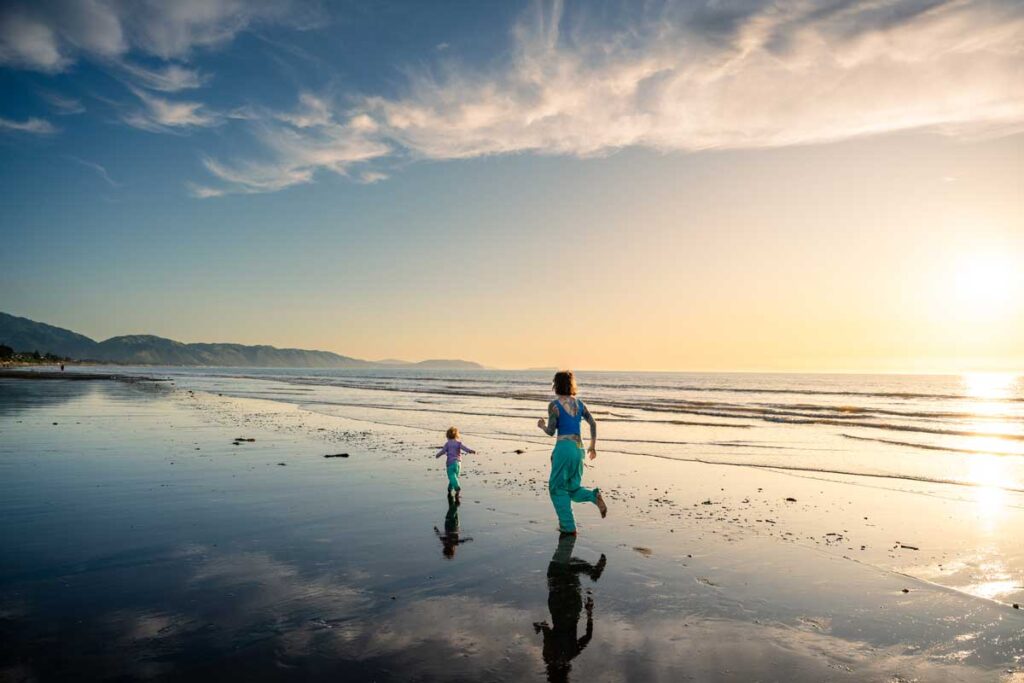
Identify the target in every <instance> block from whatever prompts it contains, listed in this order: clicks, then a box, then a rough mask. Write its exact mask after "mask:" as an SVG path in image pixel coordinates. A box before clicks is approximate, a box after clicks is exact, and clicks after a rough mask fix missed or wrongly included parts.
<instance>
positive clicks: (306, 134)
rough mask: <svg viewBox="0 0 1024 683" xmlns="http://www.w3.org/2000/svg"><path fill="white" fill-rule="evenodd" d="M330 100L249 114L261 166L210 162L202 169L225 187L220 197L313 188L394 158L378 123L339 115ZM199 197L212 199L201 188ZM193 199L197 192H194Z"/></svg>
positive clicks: (370, 176)
mask: <svg viewBox="0 0 1024 683" xmlns="http://www.w3.org/2000/svg"><path fill="white" fill-rule="evenodd" d="M336 109H338V108H337V107H336V106H334V104H333V103H331V102H329V101H328V100H327V99H325V98H323V97H320V96H316V95H313V94H310V93H304V94H303V95H301V96H300V98H299V106H298V108H296V109H295V110H294V111H291V112H278V113H263V114H262V115H260V114H259V113H258V112H249V113H250V114H251V115H255V116H258V117H259V118H257V119H256V120H254V121H252V122H251V125H252V126H253V130H254V134H255V137H256V139H257V140H258V141H259V143H260V145H261V148H262V149H263V151H264V152H265V155H264V156H265V158H264V159H261V160H245V159H243V160H235V161H232V162H225V161H221V160H217V159H213V158H206V159H204V161H203V165H204V166H205V167H206V170H207V171H209V172H210V173H211V174H213V175H214V176H215V177H216V178H217V179H218V181H220V183H222V185H221V186H220V187H219V188H216V189H217V191H218V192H219V193H220V194H226V193H242V194H252V193H257V192H274V191H277V190H282V189H284V188H286V187H291V186H293V185H300V184H303V183H308V182H311V181H312V180H313V179H314V178H315V176H316V173H317V172H318V171H327V172H331V173H335V174H340V175H349V174H350V171H351V169H352V168H353V167H354V166H357V165H359V164H362V163H365V162H369V161H372V160H375V159H381V158H384V157H387V156H389V155H391V154H392V153H393V152H394V151H395V150H394V148H393V147H392V146H391V144H389V143H388V142H387V140H386V139H384V138H383V137H382V136H381V135H380V130H379V126H378V125H377V123H376V122H375V121H374V120H373V119H372V118H371V117H369V116H367V115H366V114H362V113H359V112H344V111H343V112H341V113H339V114H334V113H333V112H334V111H335V110H336ZM360 173H361V175H358V176H357V180H360V181H361V182H376V181H378V180H382V179H383V177H384V176H383V174H380V173H375V172H372V171H370V170H369V169H362V170H361V172H360ZM202 187H203V193H202V195H201V196H204V197H212V196H217V195H216V194H213V192H212V190H213V189H215V188H211V187H208V186H202ZM192 194H193V195H195V196H200V195H197V192H196V191H195V190H193V191H192Z"/></svg>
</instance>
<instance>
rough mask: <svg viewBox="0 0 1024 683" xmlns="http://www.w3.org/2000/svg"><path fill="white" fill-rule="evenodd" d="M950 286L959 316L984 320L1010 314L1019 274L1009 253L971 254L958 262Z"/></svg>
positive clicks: (1016, 291)
mask: <svg viewBox="0 0 1024 683" xmlns="http://www.w3.org/2000/svg"><path fill="white" fill-rule="evenodd" d="M951 285H952V290H953V291H952V303H953V304H954V305H955V308H956V310H957V312H958V313H959V314H960V316H962V317H964V318H967V319H978V320H985V319H990V318H994V317H998V316H1001V315H1005V314H1008V313H1009V312H1010V309H1011V308H1012V307H1013V306H1014V304H1015V302H1016V301H1017V298H1016V297H1017V295H1018V294H1019V291H1018V290H1019V288H1020V275H1019V271H1018V269H1017V268H1016V267H1015V264H1014V261H1013V259H1012V258H1011V257H1010V256H1009V255H1008V254H999V253H976V254H968V255H964V256H961V257H960V258H959V259H958V260H957V262H956V267H955V269H954V272H953V277H952V282H951Z"/></svg>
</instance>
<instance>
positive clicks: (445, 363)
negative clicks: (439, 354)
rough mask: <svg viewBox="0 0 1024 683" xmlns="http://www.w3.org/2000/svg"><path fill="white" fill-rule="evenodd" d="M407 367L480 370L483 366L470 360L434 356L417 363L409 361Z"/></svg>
mask: <svg viewBox="0 0 1024 683" xmlns="http://www.w3.org/2000/svg"><path fill="white" fill-rule="evenodd" d="M407 367H410V368H422V369H424V370H482V369H483V367H484V366H482V365H480V364H479V363H474V362H473V361H471V360H453V359H447V358H434V359H431V360H421V361H420V362H419V363H409V365H408V366H407Z"/></svg>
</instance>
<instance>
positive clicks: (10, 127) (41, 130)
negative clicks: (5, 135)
mask: <svg viewBox="0 0 1024 683" xmlns="http://www.w3.org/2000/svg"><path fill="white" fill-rule="evenodd" d="M0 131H8V132H13V133H31V134H33V135H53V134H54V133H56V132H57V128H56V127H54V125H53V124H52V123H50V122H49V121H46V120H44V119H37V118H34V117H33V118H29V119H25V120H24V121H14V120H11V119H4V118H0Z"/></svg>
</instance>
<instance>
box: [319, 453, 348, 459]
mask: <svg viewBox="0 0 1024 683" xmlns="http://www.w3.org/2000/svg"><path fill="white" fill-rule="evenodd" d="M324 457H325V458H347V457H348V453H329V454H327V455H325V456H324Z"/></svg>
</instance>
